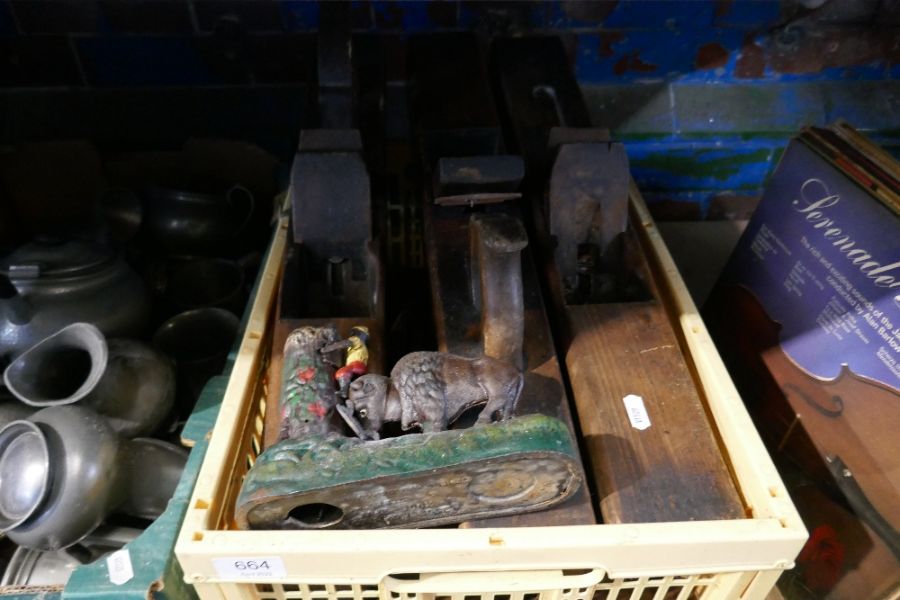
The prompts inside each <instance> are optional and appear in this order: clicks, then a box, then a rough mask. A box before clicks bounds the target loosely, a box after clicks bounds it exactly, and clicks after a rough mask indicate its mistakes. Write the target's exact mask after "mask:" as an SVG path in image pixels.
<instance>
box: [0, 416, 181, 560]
mask: <svg viewBox="0 0 900 600" xmlns="http://www.w3.org/2000/svg"><path fill="white" fill-rule="evenodd" d="M186 459H187V452H186V451H184V450H183V449H180V448H178V447H177V446H173V445H171V444H166V443H165V442H162V441H160V440H153V439H136V440H124V439H121V438H120V437H119V436H117V435H116V434H115V432H114V431H113V429H112V427H111V426H110V425H109V423H108V422H107V421H106V419H104V418H103V417H102V416H100V415H98V414H97V413H96V412H94V411H93V410H91V409H89V408H85V407H82V406H77V405H68V406H51V407H49V408H45V409H43V410H40V411H38V412H36V413H35V414H33V415H32V416H31V417H30V418H29V419H28V420H23V421H13V422H12V423H10V424H9V425H7V426H6V427H4V428H3V429H2V430H0V529H2V530H5V532H6V535H7V536H8V537H9V539H10V540H12V541H13V542H15V543H16V544H18V545H20V546H23V547H26V548H31V549H36V550H48V551H49V550H59V549H60V548H65V547H67V546H71V545H72V544H75V543H77V542H78V541H79V540H81V539H83V538H84V537H85V536H87V535H88V534H90V533H91V532H92V531H93V530H94V529H95V528H96V527H97V526H98V525H99V524H100V523H101V521H103V519H104V518H105V517H106V516H107V515H109V514H110V513H111V512H113V511H117V510H121V511H130V512H133V513H136V516H140V517H144V518H156V517H158V516H159V515H160V514H161V513H162V511H163V510H164V509H165V506H166V504H167V502H168V501H169V499H171V497H172V494H173V493H174V492H175V487H176V486H177V484H178V480H179V478H180V475H181V470H182V469H183V468H184V463H185V461H186Z"/></svg>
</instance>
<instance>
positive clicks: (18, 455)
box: [0, 421, 50, 531]
mask: <svg viewBox="0 0 900 600" xmlns="http://www.w3.org/2000/svg"><path fill="white" fill-rule="evenodd" d="M49 473H50V451H49V449H48V447H47V439H46V438H45V437H44V434H43V432H42V431H41V430H40V429H39V428H38V426H37V425H35V424H34V423H32V422H30V421H12V422H11V423H9V424H8V425H6V426H5V427H4V428H3V429H0V531H8V530H10V529H12V528H14V527H17V526H19V525H21V524H22V523H24V522H25V521H27V520H28V518H29V517H30V516H31V515H32V514H34V513H35V511H36V510H37V509H38V507H40V505H41V503H42V502H43V500H44V498H45V497H46V495H47V489H48V485H49V479H50V477H49Z"/></svg>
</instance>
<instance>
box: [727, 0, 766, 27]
mask: <svg viewBox="0 0 900 600" xmlns="http://www.w3.org/2000/svg"><path fill="white" fill-rule="evenodd" d="M781 4H782V2H780V1H779V0H733V1H731V2H717V3H716V8H715V15H714V17H713V25H715V26H716V27H741V28H746V29H750V28H752V29H765V28H768V27H771V26H773V25H776V24H777V23H778V21H779V19H780V18H781Z"/></svg>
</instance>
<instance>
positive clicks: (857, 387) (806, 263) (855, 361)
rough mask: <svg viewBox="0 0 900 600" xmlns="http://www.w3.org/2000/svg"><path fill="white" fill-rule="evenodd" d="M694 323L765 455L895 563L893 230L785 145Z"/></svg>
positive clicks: (847, 188) (898, 381)
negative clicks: (835, 504) (805, 479)
mask: <svg viewBox="0 0 900 600" xmlns="http://www.w3.org/2000/svg"><path fill="white" fill-rule="evenodd" d="M704 316H705V317H706V319H707V322H708V325H709V327H710V330H711V332H712V333H713V336H714V338H715V340H716V343H717V345H718V347H719V350H720V352H721V354H722V356H723V358H724V359H725V361H726V363H727V364H728V367H729V370H730V371H731V373H732V375H733V376H734V379H735V382H736V383H737V384H738V387H739V389H740V391H741V394H742V397H743V398H744V401H745V403H746V404H747V405H748V408H749V409H750V412H751V414H752V415H753V417H754V420H755V421H756V423H757V426H758V427H759V429H760V433H761V434H762V436H763V438H764V439H765V440H766V441H767V443H768V445H769V449H770V451H771V452H773V454H776V455H779V454H783V455H786V456H787V457H788V458H790V459H791V460H792V461H793V462H795V463H796V464H799V465H800V466H801V467H802V468H803V469H804V470H805V471H806V472H807V473H808V474H809V475H811V476H812V477H813V478H814V479H816V480H818V481H820V482H821V483H822V484H823V485H826V486H833V487H836V488H838V489H839V490H840V491H841V492H843V493H844V494H845V495H846V496H847V497H848V498H850V496H851V495H852V496H853V498H852V500H851V503H855V504H854V507H853V508H854V510H856V511H857V512H858V513H864V514H860V517H864V518H865V519H866V522H867V523H868V524H870V525H872V527H873V528H875V529H876V530H877V531H878V532H879V533H880V534H881V535H883V536H884V537H885V539H888V540H891V543H892V544H894V546H895V548H896V549H897V551H898V553H900V538H898V537H897V531H898V530H900V511H897V510H896V507H897V506H900V435H898V434H897V432H898V431H900V218H898V216H897V215H896V214H895V213H894V212H893V211H892V210H890V209H889V208H888V207H887V206H885V205H884V204H883V203H881V202H880V201H879V200H878V199H876V198H875V197H873V195H872V194H871V193H870V192H869V191H867V190H866V189H865V188H864V187H863V186H861V185H859V184H858V183H857V182H856V181H855V180H854V179H851V178H850V177H848V176H847V175H845V174H844V173H842V172H841V170H840V169H838V168H836V166H835V165H833V164H832V163H831V162H829V161H828V160H827V159H826V158H825V157H823V156H822V155H821V154H820V153H817V152H816V151H814V150H813V149H812V148H810V147H809V146H808V145H806V144H804V143H801V142H800V141H798V140H794V141H792V142H791V143H790V144H789V146H788V148H787V149H786V150H785V152H784V154H783V156H782V158H781V161H780V162H779V164H778V167H777V168H776V170H775V172H774V173H773V175H772V176H771V179H770V181H769V183H768V184H767V186H766V190H765V192H764V194H763V197H762V199H761V201H760V204H759V207H758V208H757V210H756V212H755V213H754V215H753V217H752V219H751V220H750V222H749V223H748V226H747V229H746V230H745V232H744V234H743V235H742V237H741V239H740V241H739V242H738V245H737V247H736V248H735V250H734V252H733V254H732V256H731V258H730V259H729V262H728V264H727V265H726V267H725V270H724V271H723V274H722V276H721V277H720V279H719V281H718V283H717V285H716V287H715V289H714V291H713V293H712V295H711V296H710V299H709V300H708V302H707V304H706V306H705V307H704ZM898 555H900V554H898Z"/></svg>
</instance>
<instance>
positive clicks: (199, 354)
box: [153, 308, 239, 417]
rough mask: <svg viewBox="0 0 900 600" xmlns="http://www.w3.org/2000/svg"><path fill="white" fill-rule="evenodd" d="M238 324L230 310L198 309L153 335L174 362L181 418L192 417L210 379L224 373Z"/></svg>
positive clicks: (174, 319) (169, 321)
mask: <svg viewBox="0 0 900 600" xmlns="http://www.w3.org/2000/svg"><path fill="white" fill-rule="evenodd" d="M238 324H239V322H238V318H237V317H236V316H234V315H233V314H231V313H230V312H228V311H227V310H223V309H221V308H198V309H194V310H189V311H186V312H183V313H180V314H178V315H175V316H174V317H172V318H171V319H169V320H168V321H166V322H165V323H163V324H162V325H161V326H160V327H159V329H157V330H156V333H155V334H153V345H154V346H156V348H158V349H159V350H160V351H161V352H163V353H165V354H166V355H168V356H170V357H171V358H172V360H174V361H175V366H176V370H177V372H178V392H177V396H178V400H177V402H178V407H177V412H178V414H179V415H180V416H182V417H187V416H188V415H189V414H190V412H191V410H192V409H193V406H194V404H195V403H196V401H197V398H198V397H199V396H200V392H201V391H203V387H204V386H205V385H206V382H207V381H209V378H210V377H212V376H214V375H219V374H221V373H222V369H223V368H224V367H225V362H226V360H227V359H228V353H229V352H230V351H231V347H232V345H233V344H234V338H235V336H236V335H237V331H238Z"/></svg>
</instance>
